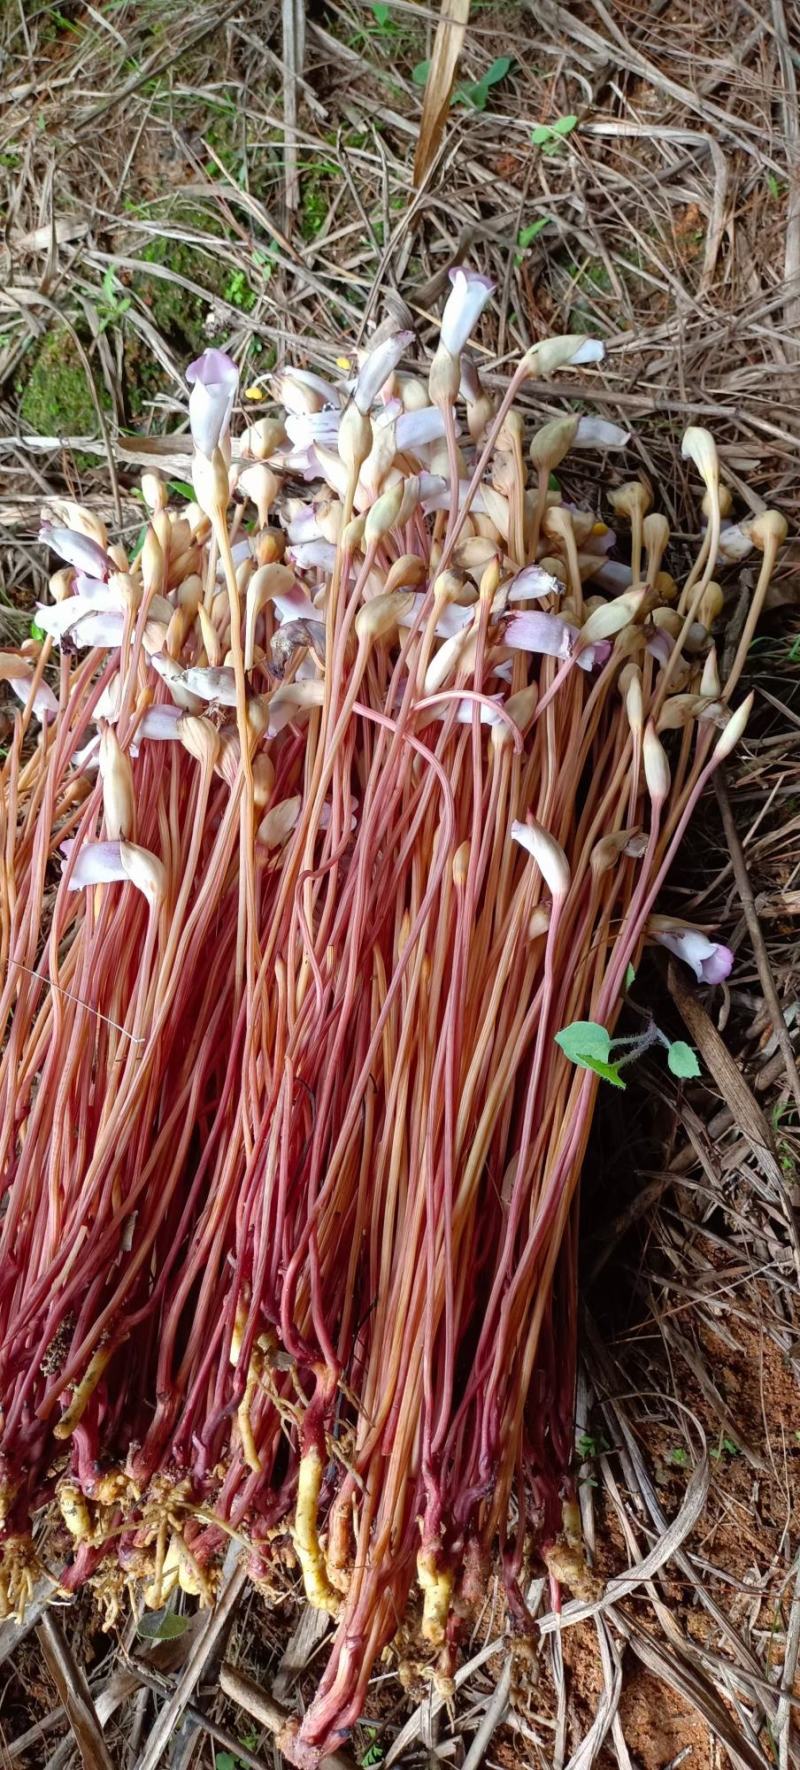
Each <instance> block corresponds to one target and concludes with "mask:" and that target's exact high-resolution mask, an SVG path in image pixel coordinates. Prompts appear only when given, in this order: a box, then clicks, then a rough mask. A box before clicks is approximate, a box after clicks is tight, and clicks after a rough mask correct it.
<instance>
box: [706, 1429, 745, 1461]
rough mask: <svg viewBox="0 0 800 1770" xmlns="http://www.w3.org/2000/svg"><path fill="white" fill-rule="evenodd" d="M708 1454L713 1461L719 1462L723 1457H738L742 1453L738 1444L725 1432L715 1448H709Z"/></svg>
mask: <svg viewBox="0 0 800 1770" xmlns="http://www.w3.org/2000/svg"><path fill="white" fill-rule="evenodd" d="M708 1454H709V1456H710V1457H711V1459H712V1461H713V1462H715V1463H719V1462H721V1460H722V1458H723V1457H740V1456H741V1454H742V1453H741V1451H740V1449H739V1446H738V1444H734V1442H733V1439H732V1438H728V1436H727V1434H725V1435H724V1436H723V1438H722V1440H721V1442H720V1443H719V1444H718V1445H717V1446H716V1449H714V1450H710V1451H709V1453H708Z"/></svg>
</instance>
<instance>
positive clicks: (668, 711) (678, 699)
mask: <svg viewBox="0 0 800 1770" xmlns="http://www.w3.org/2000/svg"><path fill="white" fill-rule="evenodd" d="M702 708H703V700H702V697H701V696H700V695H698V694H673V695H669V696H668V698H667V700H665V702H664V704H663V706H662V708H661V712H660V713H659V715H658V730H659V731H682V730H683V727H684V726H685V725H688V724H689V722H690V720H692V719H696V718H697V716H698V714H699V713H700V712H701V711H702Z"/></svg>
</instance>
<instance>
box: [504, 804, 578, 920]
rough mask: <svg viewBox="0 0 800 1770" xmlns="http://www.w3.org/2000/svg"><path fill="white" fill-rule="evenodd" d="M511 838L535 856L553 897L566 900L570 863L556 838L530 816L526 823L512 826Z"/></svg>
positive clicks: (516, 823)
mask: <svg viewBox="0 0 800 1770" xmlns="http://www.w3.org/2000/svg"><path fill="white" fill-rule="evenodd" d="M511 836H512V839H513V841H515V842H519V843H520V846H521V847H522V848H527V850H528V853H529V854H531V855H533V858H534V860H535V861H536V865H537V866H538V868H539V871H540V873H541V875H542V878H543V879H544V881H545V884H546V885H547V887H548V889H549V891H550V893H551V895H552V896H553V897H554V898H557V899H562V898H565V897H566V895H567V892H568V891H569V885H570V871H569V862H568V860H567V857H566V855H565V853H564V850H563V848H562V847H561V844H560V843H559V842H557V841H556V839H555V836H551V834H550V831H549V830H546V829H545V828H544V825H543V824H538V823H537V822H536V820H535V818H532V817H530V816H528V818H527V819H526V821H525V823H520V822H515V823H513V824H512V825H511Z"/></svg>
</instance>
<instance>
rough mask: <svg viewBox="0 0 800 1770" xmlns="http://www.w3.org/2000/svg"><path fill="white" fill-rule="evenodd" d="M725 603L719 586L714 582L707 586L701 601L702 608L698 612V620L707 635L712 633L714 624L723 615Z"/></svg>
mask: <svg viewBox="0 0 800 1770" xmlns="http://www.w3.org/2000/svg"><path fill="white" fill-rule="evenodd" d="M724 601H725V598H724V596H723V594H722V590H721V588H720V586H719V584H715V583H713V582H712V583H710V584H706V587H705V590H704V591H703V595H702V597H701V600H700V607H699V609H698V611H697V619H698V621H699V622H700V625H701V627H705V630H706V632H707V633H708V632H710V630H711V628H712V627H713V625H714V622H715V621H716V620H718V619H719V616H720V615H721V614H722V608H723V604H724Z"/></svg>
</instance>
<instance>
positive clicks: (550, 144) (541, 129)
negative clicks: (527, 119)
mask: <svg viewBox="0 0 800 1770" xmlns="http://www.w3.org/2000/svg"><path fill="white" fill-rule="evenodd" d="M577 127H578V119H577V117H576V116H575V114H574V112H572V111H571V112H570V114H569V116H567V117H557V118H556V120H555V123H537V125H536V128H535V129H532V130H531V141H532V142H533V145H534V147H538V148H541V150H542V153H543V154H557V153H558V150H559V148H560V147H561V146H562V144H563V142H564V140H565V139H566V137H567V136H568V135H571V134H572V131H573V129H577Z"/></svg>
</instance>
